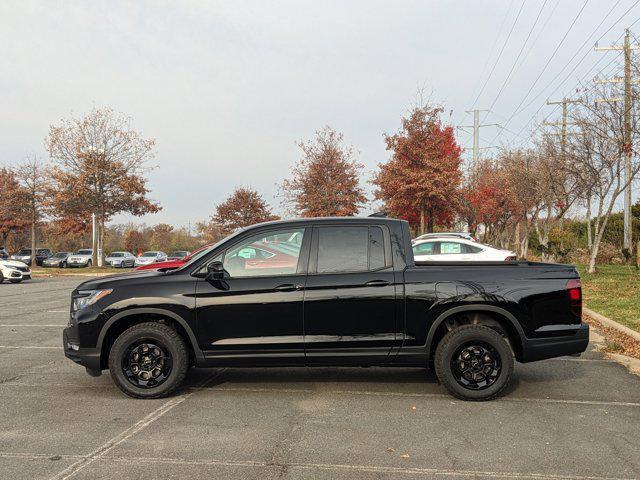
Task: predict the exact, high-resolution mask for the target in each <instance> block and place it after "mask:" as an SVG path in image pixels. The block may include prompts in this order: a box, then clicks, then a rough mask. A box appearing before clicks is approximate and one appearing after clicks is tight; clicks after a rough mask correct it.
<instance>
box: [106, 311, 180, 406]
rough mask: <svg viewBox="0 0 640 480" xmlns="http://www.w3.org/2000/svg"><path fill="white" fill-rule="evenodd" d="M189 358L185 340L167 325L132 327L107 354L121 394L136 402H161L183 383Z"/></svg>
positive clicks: (147, 323) (140, 324)
mask: <svg viewBox="0 0 640 480" xmlns="http://www.w3.org/2000/svg"><path fill="white" fill-rule="evenodd" d="M188 368H189V354H188V352H187V347H186V345H185V343H184V340H183V339H182V337H180V335H178V333H177V332H176V331H175V330H174V329H172V328H171V327H169V326H167V325H163V324H161V323H156V322H146V323H139V324H137V325H133V326H132V327H130V328H128V329H127V330H125V331H124V332H123V333H122V334H120V336H119V337H118V338H117V339H116V341H115V342H114V343H113V346H112V347H111V351H110V352H109V370H110V371H111V376H112V378H113V381H114V382H115V384H116V385H117V386H118V388H119V389H120V390H122V391H123V392H124V393H126V394H127V395H129V396H130V397H135V398H161V397H166V396H167V395H169V394H170V393H171V392H173V391H174V390H175V389H176V388H178V386H180V384H181V383H182V381H183V380H184V378H185V376H186V375H187V369H188Z"/></svg>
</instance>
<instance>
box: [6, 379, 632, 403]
mask: <svg viewBox="0 0 640 480" xmlns="http://www.w3.org/2000/svg"><path fill="white" fill-rule="evenodd" d="M2 387H25V388H32V387H54V388H67V387H79V388H85V389H104V388H113V385H111V384H103V385H96V384H92V385H85V384H78V383H42V382H38V383H28V382H5V383H3V384H2ZM186 389H187V390H190V391H193V392H196V391H200V390H210V391H212V392H249V393H300V394H302V393H304V394H309V393H320V394H323V393H324V394H330V395H362V396H371V397H405V398H433V399H441V400H446V401H448V402H459V403H461V404H463V403H466V402H464V401H461V400H456V399H454V398H452V397H451V396H450V395H448V394H446V393H407V392H376V391H372V390H317V389H312V388H260V387H255V388H254V387H205V386H194V387H186ZM493 401H494V402H498V403H502V402H518V403H523V402H524V403H542V404H544V403H550V404H566V405H590V406H604V407H630V408H640V403H638V402H617V401H609V400H575V399H563V398H535V397H512V398H509V397H502V398H498V399H495V400H493Z"/></svg>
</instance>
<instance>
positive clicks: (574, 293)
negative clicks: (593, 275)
mask: <svg viewBox="0 0 640 480" xmlns="http://www.w3.org/2000/svg"><path fill="white" fill-rule="evenodd" d="M566 290H567V295H569V304H570V305H571V311H572V312H573V313H575V314H576V315H578V316H582V282H581V281H580V279H579V278H574V279H572V280H569V281H568V282H567V286H566Z"/></svg>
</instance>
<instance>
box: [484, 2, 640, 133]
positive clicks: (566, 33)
mask: <svg viewBox="0 0 640 480" xmlns="http://www.w3.org/2000/svg"><path fill="white" fill-rule="evenodd" d="M638 1H640V0H638ZM588 3H589V0H585V2H584V4H583V5H582V8H581V9H580V11H579V12H578V14H577V15H576V16H575V17H574V19H573V21H572V22H571V25H569V28H568V29H567V31H566V32H565V33H564V36H563V37H562V40H560V42H559V43H558V45H556V48H555V49H554V50H553V53H552V54H551V56H550V57H549V59H548V60H547V63H545V65H544V67H542V71H541V72H540V73H539V74H538V76H537V77H536V79H535V80H534V81H533V83H532V84H531V86H530V87H529V90H527V93H526V94H525V96H524V97H523V99H522V100H521V101H520V103H519V104H518V106H517V107H516V108H515V110H514V113H512V114H511V116H510V117H509V119H508V120H507V123H509V122H510V121H511V119H512V118H513V117H514V116H515V115H516V112H518V109H519V108H520V107H521V106H522V104H523V103H524V102H525V100H526V99H527V97H528V96H529V94H530V93H531V91H532V90H533V87H535V86H536V84H537V83H538V81H539V80H540V77H542V75H543V74H544V72H545V71H546V70H547V67H548V66H549V64H550V63H551V60H553V58H554V57H555V56H556V53H558V50H560V47H561V46H562V44H563V43H564V41H565V40H566V38H567V36H568V35H569V33H570V32H571V30H572V29H573V26H574V25H575V23H576V22H577V21H578V18H580V15H581V14H582V12H583V11H584V9H585V7H586V6H587V4H588ZM498 136H499V134H498ZM496 138H497V137H496Z"/></svg>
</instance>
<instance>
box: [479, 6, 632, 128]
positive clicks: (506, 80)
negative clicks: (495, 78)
mask: <svg viewBox="0 0 640 480" xmlns="http://www.w3.org/2000/svg"><path fill="white" fill-rule="evenodd" d="M618 1H620V0H618ZM522 3H523V5H524V2H522ZM546 4H547V0H544V2H543V3H542V6H541V7H540V10H539V11H538V15H537V16H536V19H535V21H534V22H533V25H532V26H531V28H530V29H529V33H528V34H527V38H525V39H524V43H523V44H522V47H521V48H520V51H519V52H518V56H517V57H516V59H515V60H514V62H513V65H511V69H510V70H509V73H508V74H507V77H506V78H505V79H504V82H502V86H501V87H500V90H498V94H497V95H496V97H495V98H494V99H493V102H491V105H490V106H489V110H491V109H492V108H493V106H494V105H495V104H496V102H497V101H498V98H500V95H502V92H503V91H504V88H505V87H506V86H507V83H509V80H510V79H511V74H512V73H513V70H514V69H515V68H516V65H517V64H518V60H519V59H520V56H521V55H522V52H523V51H524V47H526V46H527V42H528V41H529V38H530V37H531V34H532V33H533V30H534V29H535V28H536V25H537V24H538V20H539V19H540V15H542V11H543V10H544V7H545V5H546ZM484 118H485V119H486V118H487V116H486V115H485V116H484Z"/></svg>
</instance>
